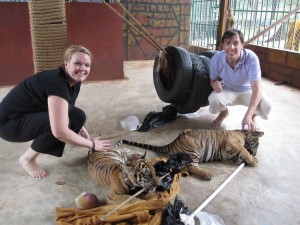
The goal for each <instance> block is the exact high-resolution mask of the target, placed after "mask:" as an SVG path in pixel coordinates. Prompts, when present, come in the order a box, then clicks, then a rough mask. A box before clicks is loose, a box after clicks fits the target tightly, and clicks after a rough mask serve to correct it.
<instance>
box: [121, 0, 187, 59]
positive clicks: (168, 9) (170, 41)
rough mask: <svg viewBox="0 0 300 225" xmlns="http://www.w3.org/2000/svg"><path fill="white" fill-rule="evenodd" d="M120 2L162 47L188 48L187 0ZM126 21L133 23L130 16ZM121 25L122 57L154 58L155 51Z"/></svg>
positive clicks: (138, 36)
mask: <svg viewBox="0 0 300 225" xmlns="http://www.w3.org/2000/svg"><path fill="white" fill-rule="evenodd" d="M121 3H122V4H123V5H124V6H125V8H126V9H127V10H128V11H129V12H130V14H132V15H133V17H134V18H135V19H136V20H137V21H138V22H139V24H141V25H142V27H143V28H144V29H145V30H147V32H148V33H149V34H150V35H151V36H152V37H153V38H154V39H155V41H156V42H157V43H159V45H160V46H161V47H162V48H165V47H167V46H169V45H172V46H181V47H183V48H185V49H188V45H189V31H190V9H191V0H152V1H149V0H126V1H125V0H123V1H121ZM127 18H128V17H127ZM130 22H131V23H132V24H134V22H133V20H132V19H130ZM124 24H125V25H124V28H123V29H124V45H125V57H124V58H125V60H143V59H154V58H155V56H156V54H157V51H158V50H157V49H156V48H155V47H153V46H152V45H151V44H149V42H148V41H147V40H146V39H145V38H143V37H142V36H141V35H139V34H138V33H137V32H135V31H133V30H132V29H130V26H129V25H127V24H126V23H124Z"/></svg>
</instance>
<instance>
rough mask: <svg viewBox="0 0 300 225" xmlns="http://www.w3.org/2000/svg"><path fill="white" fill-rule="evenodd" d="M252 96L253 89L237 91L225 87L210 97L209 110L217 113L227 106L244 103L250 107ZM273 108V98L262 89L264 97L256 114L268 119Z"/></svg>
mask: <svg viewBox="0 0 300 225" xmlns="http://www.w3.org/2000/svg"><path fill="white" fill-rule="evenodd" d="M251 96H252V91H247V92H236V91H232V90H228V89H225V88H223V90H222V91H221V92H220V93H217V92H215V91H213V92H212V93H211V94H210V95H209V97H208V102H209V111H210V112H211V113H213V114H216V113H219V112H221V111H223V110H225V109H226V108H227V106H233V105H244V106H247V107H248V106H249V104H250V99H251ZM271 108H272V107H271V99H270V98H269V97H268V96H267V95H266V94H265V93H264V92H263V91H262V99H261V101H260V103H259V105H258V107H257V109H256V111H255V114H256V115H258V116H260V117H261V118H262V119H265V120H267V119H268V115H269V113H270V111H271Z"/></svg>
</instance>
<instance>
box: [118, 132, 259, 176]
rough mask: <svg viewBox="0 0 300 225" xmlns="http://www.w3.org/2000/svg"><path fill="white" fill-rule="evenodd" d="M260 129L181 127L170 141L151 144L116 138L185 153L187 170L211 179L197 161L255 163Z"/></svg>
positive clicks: (158, 148) (137, 144) (136, 144)
mask: <svg viewBox="0 0 300 225" xmlns="http://www.w3.org/2000/svg"><path fill="white" fill-rule="evenodd" d="M263 135H264V133H263V132H258V131H255V132H251V131H248V130H204V129H198V130H191V129H186V130H183V131H182V132H181V133H180V134H179V135H178V137H177V138H176V139H175V140H173V141H172V142H171V143H169V144H166V145H163V146H154V145H149V144H143V143H138V142H132V141H128V140H124V139H123V140H119V141H118V142H117V143H116V144H115V146H119V145H121V144H127V145H132V146H136V147H140V148H144V149H147V150H152V151H155V152H160V153H168V154H174V153H179V152H181V153H187V154H188V155H190V157H191V158H192V161H193V162H192V163H190V164H189V165H188V171H189V172H190V173H191V174H195V175H197V176H199V177H201V178H203V179H206V180H210V179H212V178H213V177H214V175H213V173H211V172H210V171H207V170H204V169H202V168H200V167H198V163H204V162H212V161H221V160H232V161H233V162H235V163H236V164H240V163H242V162H245V163H246V164H247V165H249V166H257V165H258V160H257V158H256V157H255V155H256V152H257V148H258V145H259V137H262V136H263Z"/></svg>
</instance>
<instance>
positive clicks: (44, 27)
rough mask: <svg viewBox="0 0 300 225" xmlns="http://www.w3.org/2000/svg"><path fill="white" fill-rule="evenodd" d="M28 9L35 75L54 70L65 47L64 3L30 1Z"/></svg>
mask: <svg viewBox="0 0 300 225" xmlns="http://www.w3.org/2000/svg"><path fill="white" fill-rule="evenodd" d="M28 7H29V16H30V31H31V44H32V51H33V61H34V70H35V73H36V72H40V71H43V70H48V69H53V68H56V67H58V66H60V65H61V64H62V63H63V53H64V50H65V48H66V45H67V23H66V10H65V1H64V0H32V1H29V2H28Z"/></svg>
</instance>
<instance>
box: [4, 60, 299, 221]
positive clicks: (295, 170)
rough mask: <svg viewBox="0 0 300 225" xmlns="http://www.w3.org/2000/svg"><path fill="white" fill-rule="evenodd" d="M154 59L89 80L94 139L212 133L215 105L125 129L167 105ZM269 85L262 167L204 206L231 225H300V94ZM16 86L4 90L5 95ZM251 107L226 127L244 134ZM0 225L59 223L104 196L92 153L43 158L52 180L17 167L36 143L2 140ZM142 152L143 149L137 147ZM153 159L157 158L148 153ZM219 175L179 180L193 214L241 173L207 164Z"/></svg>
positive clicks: (84, 98)
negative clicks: (69, 211) (118, 76)
mask: <svg viewBox="0 0 300 225" xmlns="http://www.w3.org/2000/svg"><path fill="white" fill-rule="evenodd" d="M152 67H153V61H134V62H125V65H124V71H125V72H124V73H125V79H124V80H118V81H103V82H93V83H86V84H84V85H83V87H82V91H81V93H80V96H79V99H78V105H79V106H80V107H82V108H83V109H84V110H85V111H86V113H87V116H88V120H87V128H88V130H89V132H90V134H91V135H92V136H96V135H98V134H100V133H101V134H102V136H103V137H104V138H110V139H111V140H112V142H113V143H114V142H115V141H117V140H118V139H121V138H127V139H130V140H135V141H140V142H144V143H151V144H165V143H167V142H169V141H171V140H173V139H174V138H175V137H176V136H177V134H178V133H179V132H180V131H181V130H182V129H185V128H204V129H211V127H210V123H211V121H212V120H213V119H214V117H215V116H214V115H211V114H210V113H209V112H208V108H207V107H204V108H201V109H200V110H199V111H197V112H196V113H193V114H189V115H180V116H178V119H177V120H176V121H175V122H174V123H172V124H169V125H167V126H163V127H160V128H156V129H153V130H151V131H149V132H145V133H142V132H136V131H126V130H124V129H122V127H121V126H120V124H119V121H121V120H122V119H123V118H125V117H127V116H130V115H135V116H137V117H138V118H139V119H140V121H143V119H144V118H145V116H146V115H147V114H148V113H149V112H150V111H157V112H160V111H161V109H162V107H164V106H165V105H167V103H164V102H162V101H161V100H160V99H159V98H158V97H157V95H156V91H155V88H154V85H153V81H152ZM263 86H264V89H265V91H266V92H267V93H268V94H269V95H270V97H271V98H272V99H273V102H274V108H273V111H272V114H271V116H270V119H269V120H268V121H263V120H260V121H259V123H260V126H261V130H262V131H264V132H265V135H264V136H263V137H262V138H261V145H260V148H259V150H258V159H259V166H258V167H256V168H252V167H244V168H243V169H242V170H241V171H240V172H239V173H238V174H237V175H236V176H235V177H234V178H233V180H232V181H231V182H230V183H229V184H228V185H227V186H226V187H225V188H224V189H223V190H222V191H221V192H220V193H219V194H218V195H217V196H216V197H215V198H214V199H213V200H212V201H211V202H210V203H209V204H208V205H207V206H206V207H205V208H204V209H203V211H206V212H210V213H213V214H216V215H218V216H220V217H221V218H222V219H223V220H224V222H225V224H226V225H278V224H288V225H296V224H300V217H299V213H300V191H299V187H300V176H299V170H300V166H299V165H300V150H299V147H300V139H299V127H300V117H299V115H300V101H299V100H300V90H299V89H295V88H292V87H288V86H285V85H283V86H276V85H274V82H273V81H269V80H266V79H264V80H263ZM9 90H10V87H4V88H0V98H1V99H2V97H3V96H4V95H5V94H6V93H7V92H8V91H9ZM244 112H245V108H244V107H239V106H236V107H231V108H230V117H228V118H227V119H226V120H225V121H224V124H223V126H222V127H221V128H220V129H240V128H241V127H240V123H241V120H242V117H243V114H244ZM0 145H1V154H0V224H3V225H4V224H5V225H6V224H10V225H30V224H34V225H36V224H43V225H53V224H55V207H75V202H74V199H75V197H77V196H78V195H79V194H80V193H82V192H83V191H86V192H92V193H95V194H96V195H97V196H98V197H99V198H102V197H104V195H105V194H106V190H107V189H106V188H103V187H99V186H98V185H96V184H95V183H93V181H91V179H90V178H89V176H88V174H87V166H86V155H87V149H83V148H78V147H73V146H69V145H68V146H67V147H66V149H65V153H64V155H63V157H62V158H56V157H51V156H47V155H40V157H39V163H40V165H43V167H44V168H45V169H47V170H48V172H49V173H50V175H49V176H48V177H47V178H45V179H33V178H31V177H29V176H28V175H27V174H26V173H25V171H23V170H22V168H21V167H20V166H19V165H18V158H19V156H20V155H21V154H22V153H23V152H24V151H25V150H26V149H27V148H28V146H29V143H9V142H5V141H3V140H0ZM132 149H133V150H134V151H139V150H140V149H138V148H132ZM147 156H148V157H149V158H150V157H154V156H155V153H148V155H147ZM201 166H202V167H205V168H207V169H209V170H211V171H212V172H213V173H214V174H215V178H214V180H212V181H203V180H199V179H198V178H196V177H193V176H189V177H186V178H182V179H181V180H180V186H181V191H180V193H179V196H178V197H179V199H181V200H183V201H184V203H185V205H186V206H187V207H188V208H189V210H190V211H194V210H195V209H196V208H197V207H198V206H199V205H201V204H202V203H203V202H204V201H205V200H206V199H207V198H208V197H209V196H210V195H211V194H212V193H213V192H214V191H215V190H216V189H217V188H218V187H219V186H220V185H221V184H222V183H223V182H224V181H225V180H226V179H227V177H229V176H230V174H231V173H232V172H233V171H234V170H235V169H236V168H237V166H235V165H232V164H231V163H208V164H204V165H201Z"/></svg>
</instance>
